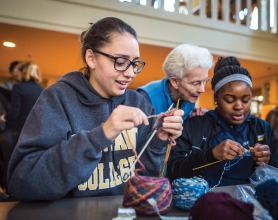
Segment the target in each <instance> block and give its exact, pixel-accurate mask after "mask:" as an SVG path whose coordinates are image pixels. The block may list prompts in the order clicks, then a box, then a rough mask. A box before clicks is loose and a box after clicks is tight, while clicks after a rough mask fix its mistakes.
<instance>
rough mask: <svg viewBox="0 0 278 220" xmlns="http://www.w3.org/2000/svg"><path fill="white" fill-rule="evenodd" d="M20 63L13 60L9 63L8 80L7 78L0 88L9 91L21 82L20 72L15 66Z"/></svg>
mask: <svg viewBox="0 0 278 220" xmlns="http://www.w3.org/2000/svg"><path fill="white" fill-rule="evenodd" d="M19 63H20V61H18V60H15V61H13V62H11V63H10V66H9V73H10V75H11V77H10V78H8V79H7V80H6V81H5V82H4V83H3V84H1V85H0V87H2V88H4V89H6V90H8V91H11V90H12V88H13V85H14V84H16V83H18V82H20V80H21V74H20V71H19V70H18V69H17V68H16V67H17V65H18V64H19Z"/></svg>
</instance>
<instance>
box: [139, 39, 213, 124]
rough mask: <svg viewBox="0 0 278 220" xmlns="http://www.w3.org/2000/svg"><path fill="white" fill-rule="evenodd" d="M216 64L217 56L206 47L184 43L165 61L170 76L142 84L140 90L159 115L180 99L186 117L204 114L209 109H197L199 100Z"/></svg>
mask: <svg viewBox="0 0 278 220" xmlns="http://www.w3.org/2000/svg"><path fill="white" fill-rule="evenodd" d="M212 66H213V56H212V55H211V53H210V52H209V51H208V50H207V49H206V48H202V47H199V46H196V45H192V44H181V45H179V46H177V47H176V48H174V49H173V50H172V51H171V52H170V53H169V54H168V56H167V57H166V59H165V61H164V64H163V69H164V72H165V73H166V77H165V78H164V79H162V80H157V81H153V82H150V83H148V84H146V85H144V86H142V87H139V88H137V91H138V92H139V93H141V94H142V95H144V97H145V98H146V99H147V100H148V101H149V102H150V103H151V104H152V105H153V106H154V108H155V111H156V113H157V114H159V113H161V112H165V111H167V109H168V108H169V107H170V106H171V104H172V103H176V102H177V100H178V99H180V105H179V106H180V109H182V110H183V111H184V115H183V119H184V120H185V119H186V118H187V117H188V116H194V115H202V114H203V113H204V112H206V111H207V110H206V109H204V108H196V109H194V108H195V103H196V102H197V100H198V98H199V96H200V95H201V94H202V93H203V92H205V85H206V84H207V83H208V82H209V80H210V78H209V76H208V71H209V69H210V68H211V67H212ZM193 110H194V111H193Z"/></svg>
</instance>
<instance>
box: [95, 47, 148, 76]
mask: <svg viewBox="0 0 278 220" xmlns="http://www.w3.org/2000/svg"><path fill="white" fill-rule="evenodd" d="M93 52H94V53H98V54H101V55H103V56H106V57H108V58H110V59H112V60H114V69H115V70H117V71H120V72H124V71H126V70H127V69H128V68H129V67H130V66H132V67H133V72H134V73H135V74H137V73H140V72H141V71H142V69H143V68H144V66H145V62H144V61H142V60H136V61H130V60H129V59H127V58H124V57H114V56H112V55H109V54H107V53H103V52H101V51H98V50H93Z"/></svg>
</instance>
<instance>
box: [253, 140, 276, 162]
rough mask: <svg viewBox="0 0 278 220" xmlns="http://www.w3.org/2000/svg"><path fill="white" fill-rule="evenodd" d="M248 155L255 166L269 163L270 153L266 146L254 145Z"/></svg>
mask: <svg viewBox="0 0 278 220" xmlns="http://www.w3.org/2000/svg"><path fill="white" fill-rule="evenodd" d="M250 153H252V155H253V160H254V161H255V162H256V164H257V165H261V164H262V163H265V164H268V163H269V160H270V155H271V153H270V150H269V146H268V145H263V144H255V147H250Z"/></svg>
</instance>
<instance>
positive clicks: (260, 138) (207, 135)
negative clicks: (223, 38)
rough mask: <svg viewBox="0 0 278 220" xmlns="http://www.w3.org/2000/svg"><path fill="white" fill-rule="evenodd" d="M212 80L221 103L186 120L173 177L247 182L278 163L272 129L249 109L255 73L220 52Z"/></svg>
mask: <svg viewBox="0 0 278 220" xmlns="http://www.w3.org/2000/svg"><path fill="white" fill-rule="evenodd" d="M211 84H212V89H213V90H214V100H215V103H216V105H217V107H216V108H215V109H214V110H211V111H209V112H207V113H206V114H205V115H203V116H200V117H193V118H190V119H188V120H187V123H184V124H183V133H182V135H181V136H180V137H179V138H178V139H177V145H176V146H175V147H174V148H173V149H172V151H171V155H170V158H169V160H168V173H167V175H168V177H169V178H170V179H171V180H174V179H176V178H181V177H185V178H192V177H194V176H202V177H203V178H204V179H205V180H206V181H207V182H208V183H209V186H210V187H213V186H218V185H219V186H225V185H237V184H247V183H249V177H250V176H251V174H252V173H253V172H254V171H255V168H256V167H257V166H259V165H261V164H262V163H265V164H268V165H271V166H274V167H276V168H277V167H278V149H277V147H276V140H275V135H274V132H273V129H272V127H271V126H270V125H269V124H268V123H267V122H266V121H264V120H262V119H260V118H258V117H256V116H253V115H251V114H250V106H251V98H252V78H251V75H250V73H249V72H248V70H247V69H245V68H243V67H242V66H241V65H240V63H239V61H238V60H237V58H236V57H233V56H229V57H226V58H223V57H220V58H219V60H218V62H217V63H216V65H215V68H214V76H213V78H212V82H211ZM209 164H210V165H209ZM204 165H207V166H204ZM202 166H204V167H202Z"/></svg>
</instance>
